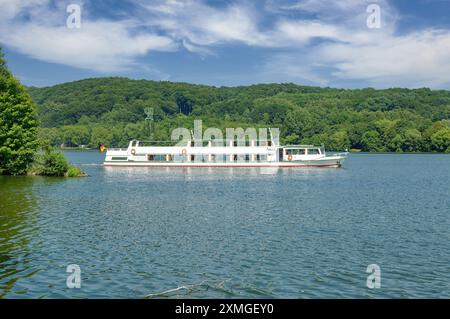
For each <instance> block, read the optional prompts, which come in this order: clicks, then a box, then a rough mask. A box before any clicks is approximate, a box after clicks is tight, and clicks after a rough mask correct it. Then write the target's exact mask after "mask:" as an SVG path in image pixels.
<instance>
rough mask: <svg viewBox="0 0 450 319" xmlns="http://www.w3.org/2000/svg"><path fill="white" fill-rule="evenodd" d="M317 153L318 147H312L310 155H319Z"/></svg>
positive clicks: (309, 151)
mask: <svg viewBox="0 0 450 319" xmlns="http://www.w3.org/2000/svg"><path fill="white" fill-rule="evenodd" d="M317 154H319V150H318V149H315V148H312V149H309V150H308V155H317Z"/></svg>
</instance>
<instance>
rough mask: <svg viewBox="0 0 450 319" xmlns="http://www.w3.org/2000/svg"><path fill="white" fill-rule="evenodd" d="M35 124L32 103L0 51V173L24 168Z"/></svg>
mask: <svg viewBox="0 0 450 319" xmlns="http://www.w3.org/2000/svg"><path fill="white" fill-rule="evenodd" d="M37 127H38V120H37V112H36V108H35V105H34V103H33V101H32V100H31V98H30V96H29V94H28V92H27V91H26V90H25V88H24V87H23V86H22V85H21V84H20V83H19V81H18V80H17V79H15V78H14V76H13V75H12V74H11V73H10V72H9V70H8V69H7V67H6V62H5V60H4V59H3V54H2V53H1V51H0V173H3V174H11V175H20V174H25V173H26V172H27V169H28V166H29V164H30V163H31V162H32V161H33V155H34V153H35V151H36V148H37V142H36V134H37Z"/></svg>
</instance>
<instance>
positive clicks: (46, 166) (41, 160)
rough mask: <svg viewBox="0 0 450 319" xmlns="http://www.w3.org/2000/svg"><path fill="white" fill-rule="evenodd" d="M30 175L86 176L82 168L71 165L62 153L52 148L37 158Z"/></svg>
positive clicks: (48, 148)
mask: <svg viewBox="0 0 450 319" xmlns="http://www.w3.org/2000/svg"><path fill="white" fill-rule="evenodd" d="M30 173H31V174H33V175H41V176H67V177H79V176H85V173H84V172H83V171H82V170H81V169H80V168H78V167H75V166H72V165H70V164H69V162H68V161H67V160H66V158H65V157H64V154H63V153H62V152H58V151H55V150H53V149H52V148H51V147H47V148H46V149H45V150H44V152H43V153H39V154H37V155H36V156H35V161H34V163H33V165H32V167H31V169H30Z"/></svg>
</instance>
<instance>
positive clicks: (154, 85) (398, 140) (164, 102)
mask: <svg viewBox="0 0 450 319" xmlns="http://www.w3.org/2000/svg"><path fill="white" fill-rule="evenodd" d="M28 91H29V92H30V94H31V96H32V98H33V100H34V101H35V103H36V104H37V106H38V111H39V117H40V120H41V126H42V128H41V130H40V136H41V138H45V139H48V140H50V141H51V143H52V144H54V145H61V144H65V145H67V146H76V145H91V146H97V145H98V143H105V144H106V145H107V146H126V145H127V144H128V141H129V140H130V139H133V138H137V139H144V140H145V139H148V137H147V133H146V132H145V125H144V119H145V117H146V115H145V112H144V109H145V108H147V107H152V108H153V109H154V119H155V122H154V125H153V126H154V138H155V139H157V140H169V139H170V132H171V130H172V129H174V128H176V127H180V126H183V127H188V128H190V127H192V125H193V120H194V119H202V120H203V124H204V125H203V126H204V128H206V127H207V126H215V127H219V128H225V127H244V128H245V127H250V126H254V127H279V128H280V129H281V133H282V141H283V142H285V143H311V144H312V143H314V144H321V143H324V144H325V145H326V146H327V148H328V149H334V150H343V149H346V148H349V149H350V148H353V149H362V150H364V151H378V152H380V151H381V152H382V151H397V152H402V151H403V152H414V151H433V152H450V92H449V91H443V90H441V91H433V90H430V89H426V88H424V89H416V90H408V89H388V90H374V89H361V90H345V89H331V88H318V87H307V86H299V85H295V84H259V85H252V86H241V87H211V86H205V85H194V84H186V83H172V82H157V81H147V80H130V79H126V78H96V79H87V80H82V81H77V82H71V83H65V84H61V85H56V86H52V87H47V88H34V87H30V88H28Z"/></svg>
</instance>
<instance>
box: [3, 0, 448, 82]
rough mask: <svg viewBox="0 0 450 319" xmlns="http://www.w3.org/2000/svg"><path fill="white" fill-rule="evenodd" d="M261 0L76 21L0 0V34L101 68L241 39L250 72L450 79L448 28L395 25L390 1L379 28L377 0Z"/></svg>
mask: <svg viewBox="0 0 450 319" xmlns="http://www.w3.org/2000/svg"><path fill="white" fill-rule="evenodd" d="M85 1H86V3H85V5H84V6H83V8H85V9H86V8H89V7H90V6H89V4H90V1H88V0H85ZM262 2H263V1H256V0H255V1H245V0H243V1H237V0H236V1H233V2H223V3H220V4H217V3H215V4H214V5H213V4H211V3H208V2H207V1H203V0H185V1H181V0H165V1H164V0H151V1H150V0H135V1H133V2H132V5H133V6H134V8H136V10H134V11H133V12H132V13H131V12H130V15H129V16H128V17H127V18H126V19H122V20H120V19H112V18H108V17H106V16H104V17H101V18H98V17H96V18H93V16H94V15H90V14H89V12H88V11H85V12H84V13H83V22H82V28H81V29H67V28H66V27H65V18H66V13H65V5H67V4H68V2H64V1H62V2H58V3H59V4H58V5H57V8H56V9H55V7H54V2H53V1H50V0H0V7H1V8H2V10H1V11H0V42H2V43H4V44H6V45H8V46H9V47H12V48H14V49H15V50H17V51H19V52H21V53H24V54H27V55H29V56H31V57H33V58H36V59H40V60H44V61H49V62H55V63H61V64H65V65H71V66H75V67H79V68H88V69H92V70H96V71H100V72H102V71H106V72H110V71H122V70H127V69H129V68H132V67H135V66H136V63H137V61H138V59H139V58H140V57H142V56H146V55H147V54H148V53H151V52H154V51H161V52H165V51H177V50H187V51H189V52H192V53H193V54H199V55H200V56H202V57H203V58H208V57H210V56H212V55H214V56H215V57H214V59H217V60H218V63H220V56H219V54H218V53H217V52H216V50H217V49H218V48H223V47H227V46H233V47H235V46H242V47H243V48H245V47H253V48H256V49H258V50H261V51H260V52H262V54H261V55H260V56H264V57H265V58H264V60H262V61H260V62H261V63H263V65H262V67H261V68H260V71H259V72H260V74H259V75H258V74H255V78H258V76H263V77H264V78H265V79H267V78H270V77H272V78H273V79H276V80H277V81H280V80H281V81H282V80H283V79H286V80H289V81H290V80H295V81H299V82H307V83H311V84H317V85H327V84H329V83H331V84H333V83H339V81H347V80H354V81H360V80H361V81H364V82H365V83H367V84H368V85H373V86H377V87H380V86H413V87H416V86H432V87H440V86H442V85H445V84H447V83H449V82H450V76H449V74H450V57H449V56H448V54H447V52H449V49H450V30H442V29H434V28H432V27H429V28H427V29H424V30H415V31H414V32H410V33H406V34H405V33H401V32H399V21H400V18H401V15H400V14H399V12H397V10H396V9H395V8H394V7H393V6H392V5H391V4H390V2H388V1H387V0H377V1H375V2H376V3H377V4H379V6H380V7H381V10H382V11H381V14H382V15H381V16H382V27H381V28H380V29H369V28H368V27H367V25H366V20H367V16H368V13H367V12H366V8H367V5H368V4H369V3H371V2H374V1H366V0H340V1H328V0H293V1H290V0H277V1H275V0H265V1H264V2H263V3H262ZM86 10H88V9H86ZM96 16H98V14H97V15H96ZM221 52H222V51H221Z"/></svg>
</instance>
